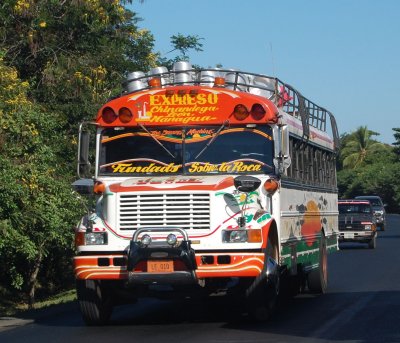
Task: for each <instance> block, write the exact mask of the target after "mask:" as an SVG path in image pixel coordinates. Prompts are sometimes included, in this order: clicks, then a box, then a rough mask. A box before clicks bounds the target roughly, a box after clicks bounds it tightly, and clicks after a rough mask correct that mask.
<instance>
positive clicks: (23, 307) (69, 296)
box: [0, 289, 76, 317]
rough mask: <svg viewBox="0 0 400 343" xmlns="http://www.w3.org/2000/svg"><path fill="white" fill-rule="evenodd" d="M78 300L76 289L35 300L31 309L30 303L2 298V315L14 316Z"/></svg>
mask: <svg viewBox="0 0 400 343" xmlns="http://www.w3.org/2000/svg"><path fill="white" fill-rule="evenodd" d="M75 300H76V292H75V289H71V290H68V291H64V292H61V293H58V294H56V295H52V296H49V297H47V298H44V299H40V300H38V301H36V302H35V305H34V308H33V309H29V307H28V304H27V303H24V302H18V301H13V300H7V299H4V298H3V297H1V298H0V317H13V316H16V315H20V314H22V313H26V312H28V311H29V312H30V311H36V310H42V309H45V308H48V307H51V306H55V305H60V304H65V303H69V302H72V301H75Z"/></svg>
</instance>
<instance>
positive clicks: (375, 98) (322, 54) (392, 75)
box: [130, 0, 400, 144]
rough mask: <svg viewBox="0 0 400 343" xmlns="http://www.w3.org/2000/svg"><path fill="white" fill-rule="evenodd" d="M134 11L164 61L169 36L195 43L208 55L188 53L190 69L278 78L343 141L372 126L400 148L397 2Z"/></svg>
mask: <svg viewBox="0 0 400 343" xmlns="http://www.w3.org/2000/svg"><path fill="white" fill-rule="evenodd" d="M130 9H131V10H132V11H134V12H135V13H136V14H137V16H138V17H140V18H141V19H142V20H141V21H140V22H139V24H138V25H139V27H140V28H143V29H148V30H150V32H151V33H152V34H153V35H154V38H155V50H156V51H158V52H160V53H161V54H162V55H163V56H165V57H167V58H173V57H174V56H175V55H173V54H172V53H169V54H168V52H169V51H170V50H171V49H172V45H171V39H170V38H171V36H173V35H176V34H178V33H180V34H183V35H196V36H198V37H200V38H202V40H201V43H202V44H203V51H202V52H196V51H193V52H191V53H189V56H190V62H191V63H192V64H196V65H199V66H202V67H215V66H216V65H218V64H222V66H223V67H224V68H227V69H231V68H232V69H238V70H242V71H245V72H250V73H260V74H265V75H268V76H275V77H278V78H279V79H280V80H282V81H283V82H285V83H288V84H289V85H291V86H292V87H294V88H296V89H297V90H298V91H299V92H300V93H302V94H303V95H304V96H305V97H306V98H308V99H310V100H311V101H313V102H314V103H316V104H318V105H320V106H322V107H324V108H326V109H327V110H329V111H331V112H332V113H333V114H334V115H335V118H336V121H337V124H338V129H339V133H340V134H343V133H351V132H353V131H355V130H356V129H357V128H358V127H360V126H367V127H368V129H369V130H371V131H374V132H378V133H379V134H380V135H379V136H373V138H375V139H377V140H379V141H381V142H383V143H387V144H392V143H393V142H394V141H395V139H394V136H393V133H394V131H393V130H392V128H395V127H400V118H399V117H400V109H399V106H400V1H399V0H297V1H296V0H285V1H273V0H246V1H243V0H200V1H196V0H145V1H144V2H142V3H140V2H139V1H137V0H136V1H134V3H133V4H132V5H131V6H130Z"/></svg>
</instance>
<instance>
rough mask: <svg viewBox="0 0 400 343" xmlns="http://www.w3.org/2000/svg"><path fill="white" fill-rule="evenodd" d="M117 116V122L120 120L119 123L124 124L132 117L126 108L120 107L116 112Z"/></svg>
mask: <svg viewBox="0 0 400 343" xmlns="http://www.w3.org/2000/svg"><path fill="white" fill-rule="evenodd" d="M118 114H119V120H121V122H123V123H124V124H126V123H129V122H130V121H131V120H132V117H133V115H132V112H131V111H130V109H129V108H127V107H121V108H120V109H119V111H118Z"/></svg>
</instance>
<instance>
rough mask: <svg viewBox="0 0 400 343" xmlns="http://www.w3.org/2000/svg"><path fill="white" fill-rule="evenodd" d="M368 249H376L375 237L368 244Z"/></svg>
mask: <svg viewBox="0 0 400 343" xmlns="http://www.w3.org/2000/svg"><path fill="white" fill-rule="evenodd" d="M368 248H369V249H375V248H376V235H375V236H374V238H372V239H371V240H370V241H369V242H368Z"/></svg>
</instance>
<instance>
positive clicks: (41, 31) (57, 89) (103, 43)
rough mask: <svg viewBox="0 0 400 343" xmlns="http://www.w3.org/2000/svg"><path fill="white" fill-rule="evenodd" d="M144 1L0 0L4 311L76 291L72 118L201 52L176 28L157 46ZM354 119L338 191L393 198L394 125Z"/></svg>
mask: <svg viewBox="0 0 400 343" xmlns="http://www.w3.org/2000/svg"><path fill="white" fill-rule="evenodd" d="M139 2H140V1H138V2H134V1H129V0H127V1H124V0H114V1H110V0H90V1H89V0H87V1H82V0H71V1H52V0H37V1H31V0H3V1H2V3H1V5H0V21H1V23H2V25H1V26H0V165H1V168H0V275H1V277H0V315H11V314H13V313H15V312H16V311H19V310H23V309H26V308H33V307H35V308H37V307H40V306H44V305H46V304H47V303H46V302H43V299H49V298H50V299H52V297H53V296H54V295H59V294H61V300H60V297H57V299H58V300H53V301H55V302H57V301H61V302H63V301H68V299H70V300H71V299H74V298H73V297H74V292H73V291H72V292H69V293H68V292H67V293H66V294H67V295H65V293H63V292H65V291H68V290H71V289H73V287H74V278H73V271H72V256H73V253H74V251H73V230H72V228H73V226H74V225H75V223H76V222H77V221H78V219H79V217H80V216H81V215H82V213H83V211H84V204H82V200H79V199H78V198H77V196H76V195H75V194H73V193H72V191H71V186H70V185H71V183H72V182H73V181H74V180H75V178H76V175H75V170H76V165H75V161H76V150H77V141H76V134H77V128H78V123H79V122H81V121H83V120H92V119H93V116H94V114H95V113H96V111H97V109H98V108H99V107H100V106H101V105H102V104H103V103H104V102H105V101H106V100H107V99H108V98H110V97H112V96H114V95H117V94H119V93H120V91H121V88H120V87H121V83H122V80H123V78H124V76H126V73H127V72H131V71H135V70H142V71H147V70H149V69H150V68H152V67H155V66H157V65H165V66H171V65H172V64H173V62H175V61H178V60H184V59H187V52H188V51H189V50H192V49H193V50H195V51H202V44H201V40H202V38H200V37H198V36H191V35H187V36H185V35H182V34H176V35H174V36H172V37H171V51H170V53H169V54H168V56H162V55H161V54H160V53H158V52H156V51H154V37H153V35H152V33H151V32H150V31H148V30H145V29H140V28H139V26H138V23H139V21H140V18H139V17H138V15H137V14H136V13H134V12H132V11H130V10H129V9H128V8H127V6H128V5H132V4H133V5H134V6H136V8H138V9H139V10H140V6H139V5H138V3H139ZM375 137H378V136H377V133H375V132H372V131H370V130H368V128H367V127H360V128H359V129H358V130H357V131H355V132H352V133H346V134H344V135H343V136H342V138H341V143H342V148H341V152H340V156H339V158H338V168H339V172H338V181H339V191H340V195H341V196H343V197H352V196H354V195H360V194H377V195H380V196H381V197H382V198H383V199H384V201H385V203H386V204H388V207H387V209H388V211H389V212H398V211H399V203H400V181H399V180H400V175H399V174H400V128H395V129H394V145H393V146H390V145H385V144H382V143H380V142H379V140H378V139H375Z"/></svg>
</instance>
